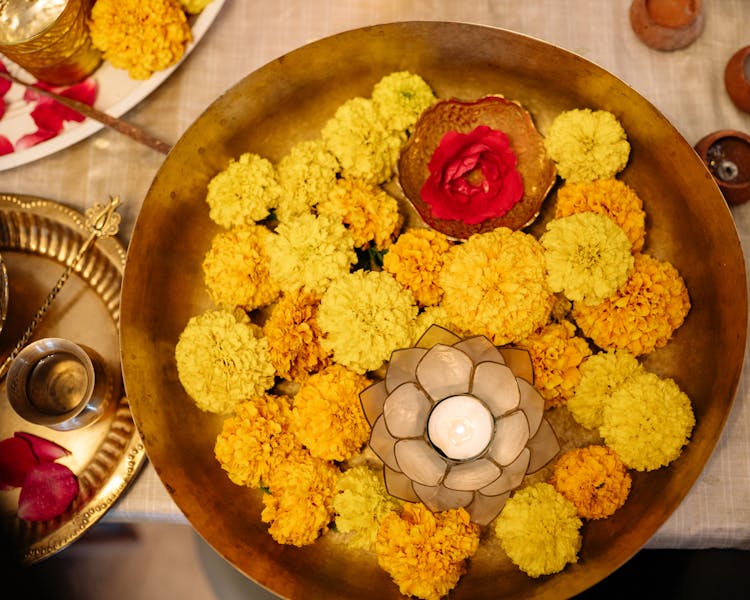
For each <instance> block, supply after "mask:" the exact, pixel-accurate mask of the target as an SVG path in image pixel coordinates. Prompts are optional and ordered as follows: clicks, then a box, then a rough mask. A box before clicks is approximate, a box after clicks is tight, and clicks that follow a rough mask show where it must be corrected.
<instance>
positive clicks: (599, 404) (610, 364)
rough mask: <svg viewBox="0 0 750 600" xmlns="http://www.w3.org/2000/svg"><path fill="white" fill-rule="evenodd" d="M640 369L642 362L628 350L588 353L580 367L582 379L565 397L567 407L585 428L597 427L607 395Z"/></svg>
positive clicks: (600, 421) (599, 424)
mask: <svg viewBox="0 0 750 600" xmlns="http://www.w3.org/2000/svg"><path fill="white" fill-rule="evenodd" d="M642 370H643V366H642V365H641V363H639V362H638V359H636V358H635V356H633V355H632V354H631V353H630V352H628V351H627V350H611V351H609V352H599V353H598V354H594V355H593V356H590V357H589V358H587V359H586V360H584V361H583V363H582V364H581V366H580V369H579V371H580V373H581V381H580V382H579V383H578V386H577V387H576V389H575V393H574V394H573V397H572V398H570V399H569V400H568V404H567V407H568V410H569V411H570V412H571V414H572V415H573V418H574V419H575V420H576V421H577V422H578V423H580V424H581V425H583V426H584V427H586V428H587V429H598V428H599V427H600V426H601V424H602V418H603V417H602V411H603V410H604V404H605V403H606V402H607V400H608V398H609V397H610V396H611V395H612V393H613V392H614V391H615V390H616V389H617V388H619V387H620V386H621V385H622V384H623V383H624V382H625V381H627V380H628V379H629V378H631V377H633V376H635V375H637V374H638V373H640V372H641V371H642Z"/></svg>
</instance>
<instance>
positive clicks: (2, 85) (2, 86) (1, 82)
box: [0, 60, 13, 97]
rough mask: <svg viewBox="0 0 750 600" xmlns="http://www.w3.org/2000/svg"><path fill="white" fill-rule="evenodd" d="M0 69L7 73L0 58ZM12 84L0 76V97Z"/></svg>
mask: <svg viewBox="0 0 750 600" xmlns="http://www.w3.org/2000/svg"><path fill="white" fill-rule="evenodd" d="M0 71H1V72H3V73H7V72H8V69H7V67H6V66H5V63H3V61H1V60H0ZM12 85H13V84H12V83H11V82H10V81H8V80H7V79H4V78H0V97H2V96H5V94H7V93H8V90H9V89H10V87H11V86H12Z"/></svg>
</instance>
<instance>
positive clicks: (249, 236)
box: [202, 225, 279, 312]
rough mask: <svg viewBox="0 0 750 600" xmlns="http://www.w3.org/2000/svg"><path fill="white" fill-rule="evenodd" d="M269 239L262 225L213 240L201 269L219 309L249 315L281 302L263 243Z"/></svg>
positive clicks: (209, 292) (231, 232)
mask: <svg viewBox="0 0 750 600" xmlns="http://www.w3.org/2000/svg"><path fill="white" fill-rule="evenodd" d="M268 235H270V232H269V231H268V229H266V228H265V227H263V226H262V225H250V226H248V227H242V228H237V229H233V230H231V231H225V232H221V233H218V234H217V235H215V236H214V238H213V240H212V241H211V248H210V249H209V250H208V252H207V253H206V256H205V257H204V259H203V264H202V267H203V281H204V282H205V284H206V289H207V290H208V295H209V296H211V299H212V300H213V301H214V303H216V304H217V305H218V306H221V307H223V308H227V309H229V310H234V309H235V308H237V307H240V308H242V309H244V310H246V311H248V312H249V311H251V310H254V309H256V308H259V307H261V306H266V305H267V304H270V303H271V302H273V301H274V300H276V298H278V296H279V288H278V286H277V285H276V284H275V283H274V281H272V280H271V277H270V273H269V272H268V256H266V251H265V246H264V242H263V240H265V238H266V236H268Z"/></svg>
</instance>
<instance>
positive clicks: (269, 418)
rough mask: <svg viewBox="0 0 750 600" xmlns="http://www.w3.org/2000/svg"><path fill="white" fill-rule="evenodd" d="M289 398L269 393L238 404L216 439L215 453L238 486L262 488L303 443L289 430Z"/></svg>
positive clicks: (222, 466) (290, 412)
mask: <svg viewBox="0 0 750 600" xmlns="http://www.w3.org/2000/svg"><path fill="white" fill-rule="evenodd" d="M291 415H292V410H291V406H290V404H289V399H288V398H287V397H286V396H275V395H272V394H265V395H263V396H260V397H258V398H255V399H254V400H249V401H247V402H243V403H241V404H239V405H237V408H236V411H235V414H234V415H233V416H231V417H229V418H228V419H226V420H225V421H224V424H223V426H222V429H221V433H219V435H218V437H217V438H216V443H215V445H214V454H215V456H216V459H217V460H218V461H219V463H220V464H221V468H222V469H224V470H225V471H226V472H227V473H228V475H229V479H231V480H232V481H233V482H234V483H236V484H237V485H247V486H250V487H258V486H259V485H260V484H261V482H262V481H265V479H266V478H267V477H268V475H269V473H270V472H271V471H272V470H273V468H274V466H275V465H276V464H277V463H280V462H282V461H283V460H284V459H285V458H286V457H287V456H288V455H289V454H290V453H292V452H293V451H294V449H295V448H297V447H298V446H299V442H297V439H296V438H295V437H294V434H293V433H291V431H289V425H290V419H291Z"/></svg>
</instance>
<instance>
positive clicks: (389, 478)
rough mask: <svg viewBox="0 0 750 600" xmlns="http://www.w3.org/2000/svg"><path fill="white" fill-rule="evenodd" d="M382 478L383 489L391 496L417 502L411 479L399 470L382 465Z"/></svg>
mask: <svg viewBox="0 0 750 600" xmlns="http://www.w3.org/2000/svg"><path fill="white" fill-rule="evenodd" d="M383 479H385V489H386V490H388V493H389V494H390V495H391V496H395V497H396V498H401V500H406V501H407V502H419V496H417V494H416V493H415V492H414V487H412V481H411V479H409V478H408V477H407V476H406V475H404V474H403V473H401V472H400V471H394V470H393V469H391V468H389V467H387V466H385V467H383Z"/></svg>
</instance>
